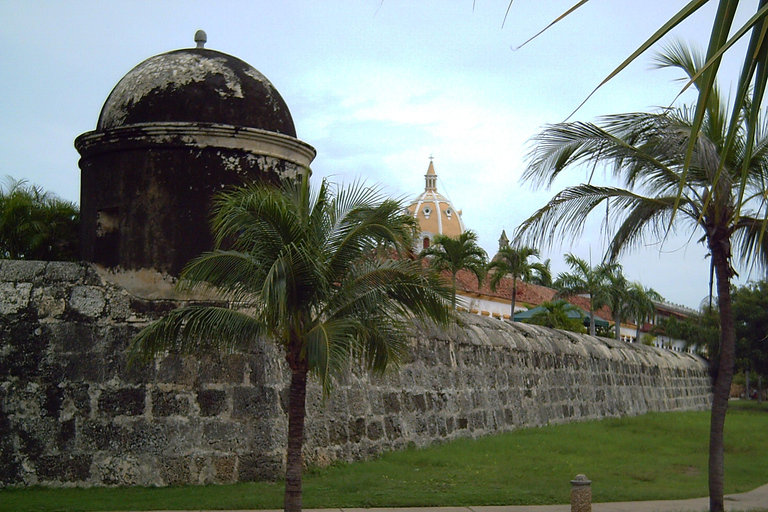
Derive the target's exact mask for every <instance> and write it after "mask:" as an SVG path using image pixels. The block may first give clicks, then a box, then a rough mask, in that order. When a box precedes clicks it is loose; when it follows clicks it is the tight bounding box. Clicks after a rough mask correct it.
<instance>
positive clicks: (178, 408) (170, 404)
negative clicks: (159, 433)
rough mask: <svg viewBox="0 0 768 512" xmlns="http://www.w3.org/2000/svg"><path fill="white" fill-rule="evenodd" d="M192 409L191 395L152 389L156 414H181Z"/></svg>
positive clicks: (187, 412)
mask: <svg viewBox="0 0 768 512" xmlns="http://www.w3.org/2000/svg"><path fill="white" fill-rule="evenodd" d="M189 411H190V403H189V396H188V395H186V394H180V393H177V392H175V391H161V390H159V389H155V390H153V391H152V414H153V415H154V416H161V417H162V416H181V415H188V414H189Z"/></svg>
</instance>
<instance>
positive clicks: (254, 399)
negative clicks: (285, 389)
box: [232, 387, 277, 418]
mask: <svg viewBox="0 0 768 512" xmlns="http://www.w3.org/2000/svg"><path fill="white" fill-rule="evenodd" d="M275 414H277V393H275V391H274V390H273V389H271V388H253V387H236V388H232V416H233V417H236V418H264V417H268V416H274V415H275Z"/></svg>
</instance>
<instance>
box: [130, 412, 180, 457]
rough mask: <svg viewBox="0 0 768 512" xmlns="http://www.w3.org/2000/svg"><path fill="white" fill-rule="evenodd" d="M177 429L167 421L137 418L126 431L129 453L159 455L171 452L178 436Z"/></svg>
mask: <svg viewBox="0 0 768 512" xmlns="http://www.w3.org/2000/svg"><path fill="white" fill-rule="evenodd" d="M177 433H178V432H177V430H176V429H173V428H171V427H170V425H168V424H167V423H159V422H148V421H145V420H138V421H136V422H133V424H132V425H131V427H130V429H129V431H128V445H129V446H130V452H131V454H134V455H136V454H151V455H161V454H163V453H167V452H172V448H173V445H174V442H175V441H176V439H177V438H178V436H177Z"/></svg>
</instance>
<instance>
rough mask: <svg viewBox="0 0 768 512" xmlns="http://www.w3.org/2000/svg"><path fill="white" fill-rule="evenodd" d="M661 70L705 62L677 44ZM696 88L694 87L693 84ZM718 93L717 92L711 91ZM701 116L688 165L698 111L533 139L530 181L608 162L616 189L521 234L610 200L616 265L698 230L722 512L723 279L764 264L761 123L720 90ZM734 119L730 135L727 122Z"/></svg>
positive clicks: (726, 350) (550, 227) (632, 118)
mask: <svg viewBox="0 0 768 512" xmlns="http://www.w3.org/2000/svg"><path fill="white" fill-rule="evenodd" d="M658 60H659V64H660V65H662V66H672V67H677V68H679V69H682V70H683V71H684V72H686V74H687V76H689V77H691V78H693V77H695V76H696V73H697V72H698V70H700V69H701V66H702V60H703V59H702V58H701V57H700V56H699V55H697V54H696V53H695V52H692V51H690V50H689V49H687V48H685V47H684V46H683V45H680V44H678V45H676V46H673V47H670V48H669V49H667V50H666V51H665V53H663V54H661V55H659V56H658ZM696 85H697V86H699V82H696ZM715 92H717V90H716V89H715ZM704 108H705V111H706V116H705V118H704V123H703V124H702V126H701V130H700V131H699V132H698V136H697V137H695V139H693V143H694V148H695V151H694V153H693V155H692V157H691V158H690V162H689V159H688V154H687V153H688V150H687V148H688V147H689V143H690V139H691V137H690V134H691V133H692V132H696V130H695V128H696V127H695V126H694V125H695V124H696V108H685V107H683V108H679V109H670V110H665V111H661V112H657V113H633V114H622V115H613V116H608V117H604V118H602V120H601V122H600V124H592V123H582V122H573V123H562V124H557V125H553V126H549V127H547V128H546V129H545V130H544V131H543V132H542V133H540V134H538V135H537V136H535V137H534V142H535V147H534V150H533V152H532V154H531V157H532V158H531V162H530V164H529V166H528V168H527V170H526V172H525V174H524V178H525V179H527V180H534V181H535V182H538V183H542V182H545V183H546V182H548V183H551V182H552V180H553V179H554V178H555V177H556V176H557V175H559V174H560V172H561V171H563V170H564V169H566V168H569V167H571V166H574V165H578V164H579V163H582V162H590V163H592V164H598V163H600V164H606V165H608V168H609V169H610V170H611V171H612V174H613V175H614V176H615V178H617V179H620V180H621V181H622V182H623V183H622V184H623V187H621V186H620V187H611V186H596V185H591V184H581V185H577V186H573V187H568V188H566V189H565V190H563V191H561V192H560V193H558V194H557V195H556V196H555V197H554V198H552V199H551V200H550V202H549V203H548V204H547V205H546V206H544V207H542V208H541V209H539V210H538V211H537V212H535V213H534V214H533V215H532V216H531V217H530V218H528V219H527V220H526V221H524V222H523V224H522V225H521V226H520V228H519V233H518V235H519V237H520V238H521V239H523V240H531V241H533V242H540V243H541V242H544V243H546V242H552V241H554V239H555V238H557V237H562V238H568V237H569V236H570V237H571V238H572V237H573V235H574V234H576V233H579V232H581V228H582V227H583V226H584V222H585V221H586V219H587V218H588V216H589V214H590V213H591V212H592V211H593V210H595V209H596V208H598V207H599V209H598V211H604V207H605V206H604V205H605V204H607V205H608V207H609V209H610V210H609V211H610V212H612V213H611V217H613V218H612V219H611V220H612V222H613V224H614V225H615V224H617V223H618V225H619V228H618V230H617V231H616V233H615V234H614V236H613V239H612V241H611V243H610V246H609V248H608V251H607V257H609V258H611V259H613V258H616V257H617V256H618V255H619V254H621V253H623V252H625V251H627V250H629V249H631V248H633V247H636V246H638V245H639V244H640V243H642V242H643V241H644V239H645V238H646V237H655V238H662V237H663V236H664V234H665V233H666V232H667V231H668V230H669V229H670V228H671V227H672V226H675V227H678V228H680V227H684V228H686V229H690V230H695V229H696V230H698V229H700V230H701V232H702V233H703V238H702V240H703V241H705V242H706V244H707V246H708V248H709V251H710V256H711V261H712V265H713V268H714V271H715V276H716V283H717V295H718V303H719V305H720V308H719V309H720V325H721V337H720V354H719V365H718V367H719V368H718V374H717V378H716V380H715V385H714V396H713V402H712V420H711V423H710V425H711V427H710V454H709V492H710V507H711V509H712V510H713V511H714V510H718V511H721V510H723V508H722V506H723V426H724V423H725V414H726V410H727V406H728V395H729V391H730V386H731V380H732V378H733V368H734V360H735V354H734V346H735V335H734V323H733V314H732V310H731V297H730V281H731V278H732V277H733V276H734V275H735V270H734V269H733V267H732V259H733V257H734V255H733V252H732V251H733V250H735V251H736V258H737V259H738V260H740V262H741V263H743V264H744V265H747V266H750V265H754V266H757V267H759V268H761V269H764V268H765V267H766V266H768V238H767V237H765V232H766V226H767V225H768V202H767V201H766V199H767V198H766V189H767V188H768V187H766V184H768V126H766V124H765V123H764V122H763V121H762V120H761V121H760V122H759V123H757V127H758V130H757V131H756V132H755V139H754V143H753V144H752V143H751V142H750V141H751V139H750V136H749V130H750V127H749V126H750V119H749V117H750V116H751V115H753V111H752V110H750V109H749V108H744V109H742V110H740V111H738V112H735V113H733V112H731V113H729V112H728V109H727V107H726V106H725V105H724V104H723V103H722V101H721V98H720V96H719V95H718V94H712V95H711V96H709V99H708V101H707V103H706V104H705V105H704ZM729 116H730V117H732V118H733V117H735V118H737V119H739V120H740V121H741V125H740V126H741V129H740V130H738V131H737V132H736V134H735V135H736V138H735V139H732V138H731V137H730V136H731V135H733V134H732V133H731V132H730V131H729V124H728V123H727V122H726V120H727V119H728V118H729Z"/></svg>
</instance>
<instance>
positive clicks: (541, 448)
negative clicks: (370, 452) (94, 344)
mask: <svg viewBox="0 0 768 512" xmlns="http://www.w3.org/2000/svg"><path fill="white" fill-rule="evenodd" d="M743 405H747V406H746V407H744V406H743ZM708 437H709V412H686V413H653V414H646V415H643V416H638V417H633V418H621V419H607V420H603V421H593V422H585V423H571V424H565V425H555V426H548V427H543V428H533V429H526V430H520V431H516V432H512V433H508V434H503V435H497V436H489V437H484V438H480V439H476V440H470V439H463V440H458V441H454V442H451V443H447V444H444V445H441V446H435V447H432V448H427V449H422V450H406V451H403V452H395V453H388V454H386V455H384V456H382V457H381V458H379V459H377V460H375V461H371V462H364V463H355V464H343V465H338V466H335V467H331V468H324V469H318V468H312V469H310V470H309V471H307V474H306V476H305V479H304V506H305V507H307V508H339V507H404V506H441V505H445V506H471V505H536V504H554V503H568V499H569V492H570V480H571V479H572V478H573V477H574V476H576V474H577V473H584V474H586V475H587V476H588V477H589V478H590V479H591V480H592V493H593V501H594V502H605V501H630V500H631V501H634V500H657V499H682V498H693V497H699V496H705V495H707V447H708ZM725 438H726V453H725V461H726V470H725V475H726V477H725V478H726V481H725V488H726V489H725V491H726V493H734V492H745V491H749V490H751V489H754V488H755V487H759V486H760V485H763V484H765V483H767V482H768V450H766V446H768V404H762V405H761V406H760V407H758V406H756V404H754V403H752V404H740V403H739V402H732V404H731V408H730V409H729V412H728V418H727V420H726V436H725ZM282 492H283V486H282V483H280V482H278V483H266V482H260V483H249V484H235V485H221V486H205V487H169V488H97V489H43V488H32V489H12V490H3V491H0V511H76V510H83V511H86V510H102V511H104V510H115V511H117V510H128V509H130V510H174V509H189V510H199V509H230V510H236V509H249V508H251V509H268V508H281V507H282Z"/></svg>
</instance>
